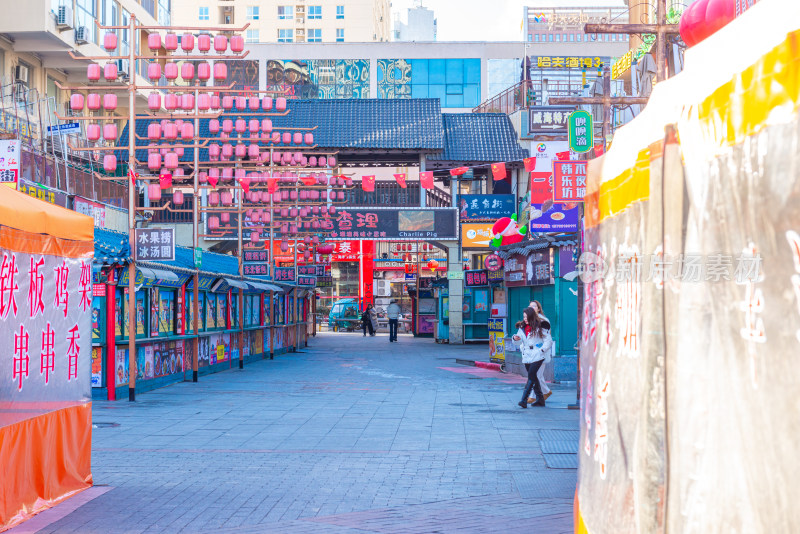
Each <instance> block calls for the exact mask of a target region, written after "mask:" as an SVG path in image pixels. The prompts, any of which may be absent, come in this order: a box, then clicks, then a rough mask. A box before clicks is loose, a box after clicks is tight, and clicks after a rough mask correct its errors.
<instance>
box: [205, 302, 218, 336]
mask: <svg viewBox="0 0 800 534" xmlns="http://www.w3.org/2000/svg"><path fill="white" fill-rule="evenodd" d="M205 296H206V298H205V301H206V302H205V304H206V306H205V308H206V330H213V329H215V328H216V327H217V295H215V294H214V293H206V294H205Z"/></svg>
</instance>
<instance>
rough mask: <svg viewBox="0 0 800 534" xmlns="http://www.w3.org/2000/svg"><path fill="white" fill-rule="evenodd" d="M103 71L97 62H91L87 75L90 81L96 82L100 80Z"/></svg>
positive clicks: (87, 68)
mask: <svg viewBox="0 0 800 534" xmlns="http://www.w3.org/2000/svg"><path fill="white" fill-rule="evenodd" d="M102 72H103V69H102V68H101V67H100V65H98V64H97V63H90V64H89V65H88V66H87V67H86V77H87V78H89V81H90V82H96V81H97V80H99V79H100V76H101V75H102Z"/></svg>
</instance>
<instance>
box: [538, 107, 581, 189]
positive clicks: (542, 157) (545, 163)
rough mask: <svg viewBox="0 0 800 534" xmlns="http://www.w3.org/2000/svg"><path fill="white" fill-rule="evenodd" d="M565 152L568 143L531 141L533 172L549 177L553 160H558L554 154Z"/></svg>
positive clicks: (567, 148)
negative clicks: (544, 173) (534, 161)
mask: <svg viewBox="0 0 800 534" xmlns="http://www.w3.org/2000/svg"><path fill="white" fill-rule="evenodd" d="M571 111H572V110H571V109H570V112H571ZM562 118H563V117H562ZM567 150H569V143H567V142H566V141H532V142H531V156H532V157H534V158H536V168H534V169H533V170H534V172H546V173H547V174H548V175H550V174H551V173H552V172H553V160H556V159H558V157H557V156H556V154H558V153H559V152H565V151H567Z"/></svg>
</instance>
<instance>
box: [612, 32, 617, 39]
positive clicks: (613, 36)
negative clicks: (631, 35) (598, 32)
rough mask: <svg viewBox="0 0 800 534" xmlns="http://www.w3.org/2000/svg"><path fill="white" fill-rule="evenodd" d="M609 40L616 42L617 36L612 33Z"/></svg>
mask: <svg viewBox="0 0 800 534" xmlns="http://www.w3.org/2000/svg"><path fill="white" fill-rule="evenodd" d="M611 40H612V41H616V40H617V34H616V33H612V34H611Z"/></svg>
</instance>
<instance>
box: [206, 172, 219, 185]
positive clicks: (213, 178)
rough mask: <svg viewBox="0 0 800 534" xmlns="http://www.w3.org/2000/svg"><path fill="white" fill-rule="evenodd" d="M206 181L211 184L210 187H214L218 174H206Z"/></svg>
mask: <svg viewBox="0 0 800 534" xmlns="http://www.w3.org/2000/svg"><path fill="white" fill-rule="evenodd" d="M208 183H210V184H211V187H213V188H216V187H217V184H218V183H219V176H211V175H210V174H209V175H208Z"/></svg>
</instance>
